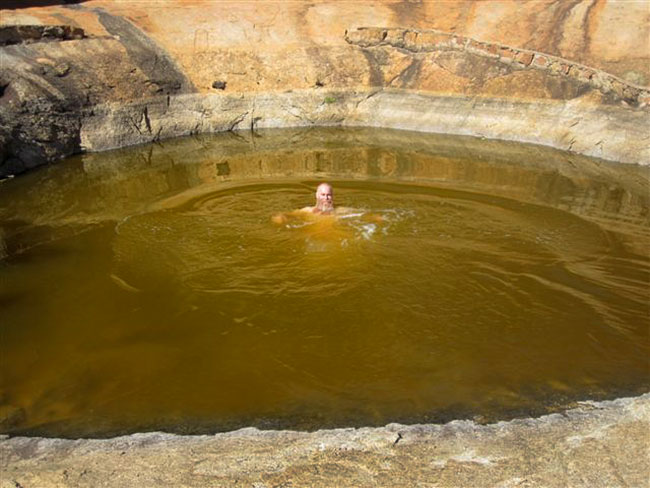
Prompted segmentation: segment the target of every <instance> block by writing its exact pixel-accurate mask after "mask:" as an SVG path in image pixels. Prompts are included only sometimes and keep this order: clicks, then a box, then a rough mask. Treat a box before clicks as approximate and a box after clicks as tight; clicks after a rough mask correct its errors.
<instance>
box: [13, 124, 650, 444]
mask: <svg viewBox="0 0 650 488" xmlns="http://www.w3.org/2000/svg"><path fill="white" fill-rule="evenodd" d="M325 179H327V180H328V181H331V182H333V183H334V187H335V195H336V200H337V203H338V204H339V205H342V206H345V207H349V208H350V211H349V212H348V213H347V214H346V215H344V216H342V217H339V218H333V217H325V218H316V219H300V218H296V219H290V220H289V221H288V222H286V223H284V224H282V225H277V224H274V223H272V222H271V219H270V217H271V216H272V215H274V214H276V213H277V212H284V211H288V210H292V209H296V208H301V207H304V206H305V205H310V204H312V199H313V191H314V189H315V186H316V184H317V183H318V182H319V181H322V180H325ZM647 184H648V175H647V172H645V171H643V170H640V169H639V168H636V167H628V166H613V165H608V164H605V163H602V162H599V161H595V160H590V159H584V158H579V157H576V156H575V155H567V154H563V153H558V152H556V151H549V150H542V149H540V148H537V147H531V146H521V145H514V144H502V143H495V142H488V141H477V140H475V139H469V138H449V137H438V136H423V135H413V134H409V133H404V132H397V131H365V130H346V131H342V130H318V131H307V132H305V131H278V132H272V133H262V137H259V135H258V136H256V137H252V138H249V139H246V138H241V137H238V136H232V135H226V136H212V137H207V136H202V137H200V138H189V139H179V140H176V141H171V142H169V143H165V144H164V145H155V146H146V147H141V148H135V149H132V150H128V151H126V150H125V151H117V152H113V153H105V154H99V155H92V156H84V157H83V158H79V159H77V160H73V161H70V162H69V163H66V164H63V165H61V166H59V167H55V168H49V169H46V170H44V171H38V172H34V173H32V174H29V175H27V176H25V177H24V178H18V179H16V180H12V181H9V182H4V183H2V184H0V202H1V205H2V214H1V216H2V222H3V224H2V234H0V235H4V243H3V246H4V248H3V249H4V253H5V254H6V256H5V257H4V259H3V260H2V261H0V273H2V275H3V280H2V289H1V293H0V308H1V309H2V316H3V320H2V323H1V324H0V327H1V331H0V332H1V333H2V339H3V340H2V346H1V347H2V354H1V355H0V356H1V357H2V364H1V369H2V382H1V383H0V414H2V416H3V417H4V418H5V420H4V421H3V423H2V431H3V432H8V433H30V434H45V435H57V436H78V435H92V436H97V435H114V434H116V433H122V432H133V431H139V430H152V429H156V430H167V431H174V432H214V431H217V430H223V429H231V428H236V427H240V426H244V425H257V426H261V427H292V428H308V429H311V428H319V427H330V426H343V425H370V424H374V425H379V424H385V423H388V422H392V421H402V422H428V421H441V420H448V419H451V418H458V417H475V418H480V419H487V420H494V419H497V418H505V417H511V416H516V415H529V414H538V413H542V412H545V411H548V410H549V409H553V408H556V407H561V406H563V405H567V404H568V403H569V402H571V401H575V400H580V399H585V398H605V397H613V396H617V395H620V394H627V393H638V392H640V391H646V390H647V387H648V383H649V376H648V373H649V371H648V367H649V364H648V353H649V351H648V349H649V348H650V340H649V337H648V311H649V310H648V298H649V296H648V295H649V288H648V276H649V273H648V271H649V270H650V265H649V259H648V255H647V252H648V229H649V228H650V226H649V224H648V212H647V210H648V200H649V199H650V198H649V196H648V191H647V190H648V186H647Z"/></svg>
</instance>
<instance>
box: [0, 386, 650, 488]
mask: <svg viewBox="0 0 650 488" xmlns="http://www.w3.org/2000/svg"><path fill="white" fill-rule="evenodd" d="M649 453H650V395H643V396H641V397H638V398H633V399H619V400H616V401H612V402H602V403H594V402H585V403H583V404H580V406H579V407H578V408H575V409H573V410H569V411H567V412H565V413H564V414H553V415H549V416H545V417H541V418H538V419H522V420H513V421H510V422H500V423H497V424H490V425H477V424H475V423H474V422H471V421H462V420H461V421H454V422H451V423H448V424H444V425H412V426H405V425H399V424H390V425H388V426H386V427H383V428H360V429H336V430H321V431H317V432H311V433H308V432H294V431H258V430H257V429H250V428H249V429H242V430H238V431H234V432H229V433H225V434H216V435H214V436H175V435H169V434H163V433H150V434H136V435H132V436H128V437H118V438H114V439H106V440H62V439H40V438H24V437H16V438H11V439H5V440H3V441H0V456H1V459H2V469H3V478H2V481H1V482H0V487H2V488H5V487H7V488H9V487H11V488H15V487H16V486H22V487H25V488H28V487H31V486H38V487H43V488H46V487H55V486H56V487H59V486H60V487H84V486H92V487H95V486H107V487H122V486H124V487H131V486H197V487H198V486H210V487H230V486H252V487H258V488H261V487H269V488H270V487H278V486H286V487H289V486H296V487H297V486H313V487H330V486H340V487H344V486H378V487H383V486H385V487H395V486H399V487H402V486H403V487H412V486H421V487H428V486H438V487H469V486H471V487H477V488H478V487H497V486H498V487H534V486H535V487H537V486H544V487H566V486H572V487H589V488H597V487H612V486H619V487H635V488H642V487H646V486H648V478H649V475H650V456H649Z"/></svg>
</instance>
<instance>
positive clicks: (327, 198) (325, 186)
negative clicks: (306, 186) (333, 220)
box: [271, 183, 347, 224]
mask: <svg viewBox="0 0 650 488" xmlns="http://www.w3.org/2000/svg"><path fill="white" fill-rule="evenodd" d="M341 210H344V209H341ZM345 210H347V209H345ZM339 213H340V210H339V209H335V208H334V190H333V189H332V185H330V184H329V183H321V184H320V185H318V188H316V205H314V206H313V207H304V208H301V209H300V210H293V211H292V212H286V213H279V214H276V215H274V216H273V217H271V220H272V221H273V222H274V223H276V224H286V223H287V221H288V220H289V217H306V216H307V215H309V214H312V215H337V214H339Z"/></svg>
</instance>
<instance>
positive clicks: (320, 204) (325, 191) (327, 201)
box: [316, 184, 334, 210]
mask: <svg viewBox="0 0 650 488" xmlns="http://www.w3.org/2000/svg"><path fill="white" fill-rule="evenodd" d="M316 207H317V208H318V209H319V210H331V209H332V208H334V192H333V191H332V187H331V186H329V185H327V184H322V185H318V188H317V189H316Z"/></svg>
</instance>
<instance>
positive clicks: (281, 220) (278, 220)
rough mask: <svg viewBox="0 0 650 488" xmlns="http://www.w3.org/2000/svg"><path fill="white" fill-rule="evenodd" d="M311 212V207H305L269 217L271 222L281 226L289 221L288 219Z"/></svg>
mask: <svg viewBox="0 0 650 488" xmlns="http://www.w3.org/2000/svg"><path fill="white" fill-rule="evenodd" d="M312 210H313V209H312V207H305V208H301V209H298V210H292V211H291V212H280V213H277V214H275V215H274V216H272V217H271V222H273V223H274V224H278V225H283V224H286V223H287V222H288V221H289V217H300V216H302V215H304V214H306V213H311V212H312Z"/></svg>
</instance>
